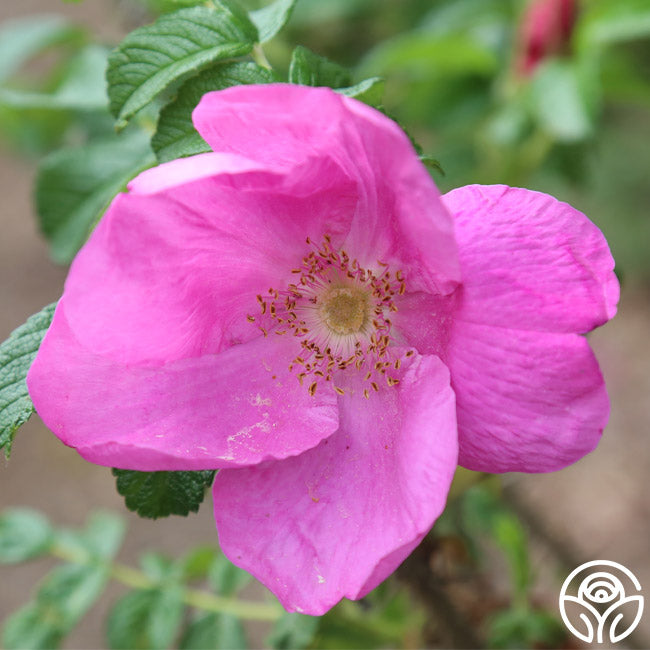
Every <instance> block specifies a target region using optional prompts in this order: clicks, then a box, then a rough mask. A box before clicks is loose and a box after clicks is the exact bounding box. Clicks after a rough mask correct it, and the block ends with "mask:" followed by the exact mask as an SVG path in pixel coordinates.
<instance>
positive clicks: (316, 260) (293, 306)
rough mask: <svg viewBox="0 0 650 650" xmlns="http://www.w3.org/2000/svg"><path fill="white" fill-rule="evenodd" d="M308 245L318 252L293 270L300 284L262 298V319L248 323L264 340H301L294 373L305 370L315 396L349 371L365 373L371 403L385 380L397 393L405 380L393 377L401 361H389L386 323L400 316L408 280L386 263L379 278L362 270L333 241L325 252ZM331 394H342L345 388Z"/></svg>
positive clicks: (328, 241) (304, 376) (293, 362)
mask: <svg viewBox="0 0 650 650" xmlns="http://www.w3.org/2000/svg"><path fill="white" fill-rule="evenodd" d="M306 241H307V244H309V245H310V246H312V248H313V250H311V251H310V252H309V253H308V254H307V255H306V256H305V257H303V258H302V263H301V265H300V266H298V267H297V268H295V269H292V270H291V272H292V273H293V274H294V275H295V276H296V281H295V282H291V283H289V284H288V286H287V288H286V289H284V290H281V291H278V290H277V289H274V288H270V289H269V290H268V293H267V294H266V295H258V296H257V301H258V303H259V306H260V311H261V314H260V315H259V316H257V317H255V316H251V315H249V316H248V320H249V321H250V322H257V323H258V326H259V328H260V330H261V331H262V333H263V334H264V336H268V335H269V334H270V333H271V332H273V333H275V334H276V335H278V336H283V335H287V334H290V335H293V336H295V337H298V338H300V339H301V340H300V346H301V348H302V350H301V352H300V353H299V354H298V355H297V356H296V357H295V358H294V359H292V360H291V363H290V364H289V370H294V369H298V370H299V372H298V373H297V378H298V380H299V381H300V383H301V385H302V384H303V382H304V381H305V380H307V381H308V382H309V384H308V390H309V393H310V394H311V395H313V394H315V392H316V389H317V388H318V384H319V382H320V381H326V382H329V381H333V378H334V375H335V373H336V371H343V370H346V369H348V368H355V369H356V370H357V371H358V372H363V371H365V373H364V380H365V381H366V382H367V383H368V386H369V388H364V389H363V394H364V396H365V397H369V395H370V390H374V391H379V384H378V381H379V380H380V379H381V377H384V378H385V381H386V383H387V384H388V385H389V386H395V385H396V384H398V383H399V380H398V379H397V378H396V377H394V376H391V374H390V370H399V368H400V360H399V359H394V360H393V359H392V358H391V354H390V343H391V341H392V340H393V337H392V335H391V327H392V323H391V320H390V318H389V317H388V315H389V314H390V313H391V312H396V311H397V307H396V305H395V302H394V298H395V296H396V295H401V294H403V293H404V292H405V291H406V286H405V284H404V277H403V274H402V272H401V271H396V272H395V273H391V271H390V270H389V268H388V264H386V263H385V262H382V261H378V262H377V267H378V270H375V271H373V270H372V269H369V268H363V267H362V266H361V265H360V264H359V262H358V261H357V260H356V259H352V258H351V257H350V256H349V255H348V254H347V253H346V252H345V251H344V250H338V251H337V250H334V249H333V248H332V242H331V238H330V237H329V236H328V235H325V236H324V238H323V242H322V244H321V245H320V246H316V245H315V244H314V243H313V242H312V241H311V239H310V238H307V240H306ZM407 354H409V353H407ZM410 354H412V353H410ZM333 387H334V390H335V391H336V392H337V393H339V394H341V395H342V394H344V392H345V391H344V390H343V388H340V387H339V386H336V385H334V384H333Z"/></svg>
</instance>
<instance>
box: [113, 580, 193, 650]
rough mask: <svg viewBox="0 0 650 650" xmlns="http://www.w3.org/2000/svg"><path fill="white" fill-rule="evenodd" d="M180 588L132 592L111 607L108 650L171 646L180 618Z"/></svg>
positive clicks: (170, 587)
mask: <svg viewBox="0 0 650 650" xmlns="http://www.w3.org/2000/svg"><path fill="white" fill-rule="evenodd" d="M183 609H184V605H183V591H182V589H181V587H180V585H169V586H166V587H165V588H162V589H148V590H138V591H132V592H130V593H128V594H126V596H123V597H122V598H120V599H119V600H118V601H117V602H116V603H115V605H113V607H112V609H111V611H110V613H109V615H108V620H107V627H106V635H107V637H108V643H109V646H110V647H111V648H115V649H116V650H122V649H123V648H153V649H156V650H157V649H159V648H160V649H162V648H167V647H169V646H170V645H171V642H172V641H173V639H174V638H175V636H176V633H177V630H178V627H179V626H180V623H181V617H182V615H183Z"/></svg>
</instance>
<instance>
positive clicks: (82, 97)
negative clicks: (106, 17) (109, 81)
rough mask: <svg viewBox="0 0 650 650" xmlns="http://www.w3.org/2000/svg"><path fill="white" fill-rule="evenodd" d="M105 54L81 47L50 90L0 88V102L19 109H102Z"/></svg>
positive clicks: (104, 105) (96, 49) (106, 100)
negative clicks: (60, 79)
mask: <svg viewBox="0 0 650 650" xmlns="http://www.w3.org/2000/svg"><path fill="white" fill-rule="evenodd" d="M107 55H108V52H107V50H105V49H104V48H101V47H97V46H90V47H87V48H84V49H83V50H81V52H80V53H79V54H78V55H77V56H75V57H73V58H72V60H71V61H70V62H69V64H68V66H67V70H66V73H65V75H64V77H63V79H62V81H61V83H60V84H59V86H58V87H57V89H56V90H55V91H54V92H52V93H43V92H33V91H25V90H15V89H13V88H0V104H1V105H4V106H6V107H9V108H17V109H21V110H46V111H52V110H54V111H69V110H76V111H98V110H102V111H104V110H106V107H107V102H108V99H107V96H106V83H105V81H104V70H105V68H106V61H107Z"/></svg>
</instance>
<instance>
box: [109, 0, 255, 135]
mask: <svg viewBox="0 0 650 650" xmlns="http://www.w3.org/2000/svg"><path fill="white" fill-rule="evenodd" d="M215 5H216V9H209V8H207V7H193V8H190V9H181V10H179V11H176V12H174V13H171V14H165V15H163V16H161V17H160V18H159V19H158V20H157V21H156V22H155V23H153V24H152V25H145V26H144V27H140V28H139V29H136V30H135V31H133V32H131V33H130V34H129V35H128V36H127V37H126V38H125V39H124V40H123V41H122V43H121V44H120V45H119V47H118V48H117V49H115V50H114V51H113V52H112V53H111V55H110V56H109V61H108V70H107V73H106V78H107V80H108V96H109V99H110V108H111V112H112V113H113V115H115V117H116V118H117V126H118V128H121V127H123V126H124V125H125V124H126V122H127V120H128V119H129V118H130V117H132V116H133V115H134V114H135V113H136V112H138V111H139V110H140V109H141V108H143V107H144V106H146V105H147V104H148V103H149V102H150V101H151V100H152V99H153V98H154V97H156V96H157V95H158V94H159V93H160V92H162V91H163V90H165V89H166V88H168V87H169V86H170V85H172V84H173V83H175V82H178V81H180V80H182V79H184V78H185V77H187V76H188V75H190V74H192V73H195V72H198V71H199V70H203V69H204V68H206V67H207V66H208V65H210V64H211V63H215V62H216V61H221V60H224V59H230V58H233V57H238V56H243V55H244V54H247V53H248V52H250V51H251V50H252V49H253V45H254V44H255V41H256V40H257V29H256V28H255V26H254V25H253V24H252V23H251V22H250V20H249V19H248V16H247V14H246V13H245V12H244V11H243V10H242V9H241V8H239V7H238V5H236V4H234V3H231V2H230V0H215Z"/></svg>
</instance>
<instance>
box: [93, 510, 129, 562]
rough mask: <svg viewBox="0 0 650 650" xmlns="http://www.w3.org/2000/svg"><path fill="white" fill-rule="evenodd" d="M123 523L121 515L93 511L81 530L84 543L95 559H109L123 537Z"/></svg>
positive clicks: (113, 554)
mask: <svg viewBox="0 0 650 650" xmlns="http://www.w3.org/2000/svg"><path fill="white" fill-rule="evenodd" d="M124 533H125V525H124V521H123V520H122V518H121V517H118V516H117V515H114V514H112V513H110V512H102V511H97V512H93V513H92V514H91V515H90V517H89V519H88V523H87V524H86V528H85V530H84V531H83V533H82V535H83V541H84V545H85V546H86V548H87V549H88V551H89V552H90V554H91V556H92V557H93V558H96V559H102V560H111V559H112V558H113V557H115V555H117V552H118V550H119V549H120V546H121V545H122V540H123V539H124Z"/></svg>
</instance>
